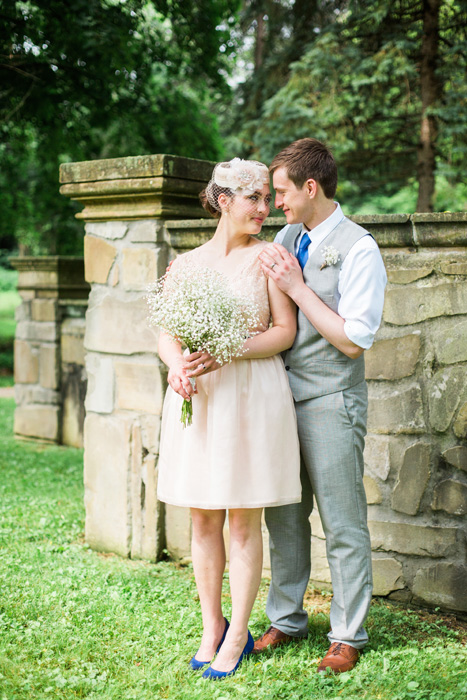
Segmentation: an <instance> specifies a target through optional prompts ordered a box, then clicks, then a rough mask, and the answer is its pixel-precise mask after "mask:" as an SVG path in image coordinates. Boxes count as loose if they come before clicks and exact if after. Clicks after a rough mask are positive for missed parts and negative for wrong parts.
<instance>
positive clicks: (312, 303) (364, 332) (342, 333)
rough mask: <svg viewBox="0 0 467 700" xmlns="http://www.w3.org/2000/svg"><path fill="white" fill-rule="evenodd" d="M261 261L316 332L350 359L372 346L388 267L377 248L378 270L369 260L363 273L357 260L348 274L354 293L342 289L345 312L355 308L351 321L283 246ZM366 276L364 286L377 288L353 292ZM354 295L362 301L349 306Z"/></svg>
mask: <svg viewBox="0 0 467 700" xmlns="http://www.w3.org/2000/svg"><path fill="white" fill-rule="evenodd" d="M260 258H261V260H262V263H263V270H264V272H265V273H266V274H267V275H269V276H270V277H271V278H272V279H274V281H275V282H276V284H277V285H278V286H279V288H280V289H282V291H284V292H286V294H288V295H289V296H290V297H291V298H292V299H293V300H294V301H295V303H296V304H297V306H298V307H299V308H300V309H301V311H302V312H303V313H304V314H305V316H306V317H307V318H308V320H309V321H310V323H312V324H313V326H314V327H315V328H316V330H317V331H318V332H319V333H320V334H321V335H322V336H323V337H324V338H325V339H326V340H327V341H328V342H330V343H331V344H332V345H334V346H335V347H336V348H337V349H338V350H340V351H341V352H342V353H344V354H345V355H347V357H350V358H352V359H356V358H357V357H359V356H360V355H361V354H362V353H363V351H364V350H365V349H367V348H368V347H370V346H371V344H372V340H373V336H374V333H375V332H376V329H377V327H378V326H379V322H380V318H381V313H382V303H383V299H384V293H383V292H384V286H385V283H386V279H385V272H384V266H383V265H382V261H381V260H380V255H379V251H377V249H376V255H374V256H373V258H374V263H373V266H374V270H372V269H370V270H369V269H368V260H365V270H362V269H360V270H359V269H358V265H359V262H358V260H357V264H356V265H355V269H354V268H353V267H352V272H351V273H350V274H349V273H347V279H346V285H347V290H351V291H350V292H349V291H347V294H346V290H345V289H344V290H342V294H343V295H342V298H341V301H343V304H342V307H343V309H344V310H345V311H347V309H350V308H352V312H350V311H349V313H350V318H344V317H343V316H341V315H339V313H335V312H334V311H333V310H332V309H330V308H329V307H328V306H327V305H326V304H325V303H324V302H322V301H321V299H320V298H319V297H318V296H317V295H316V294H315V293H314V292H313V291H312V290H311V289H310V288H309V287H308V286H307V285H306V283H305V282H304V279H303V274H302V270H301V268H300V265H299V264H298V261H297V259H296V258H295V257H294V256H293V255H291V254H290V253H289V252H288V251H287V250H286V249H285V248H283V246H279V245H277V244H274V245H273V246H269V247H268V248H267V249H265V250H264V252H262V253H261V255H260ZM271 265H273V269H271ZM370 265H371V263H370ZM360 266H361V263H360ZM363 273H364V275H363ZM362 276H364V277H365V279H366V282H365V283H364V284H366V285H367V286H368V285H370V286H371V285H373V286H374V290H372V289H366V290H365V294H363V295H361V294H360V290H359V289H358V288H357V290H354V289H352V287H353V286H355V285H356V284H357V285H358V283H359V282H360V280H361V278H362ZM351 295H353V297H354V299H358V304H355V301H354V300H351V303H350V304H347V306H346V303H345V302H347V297H348V296H351ZM340 307H341V304H339V310H340ZM368 319H369V321H368ZM368 325H369V327H368ZM349 336H350V337H349ZM355 341H356V342H355Z"/></svg>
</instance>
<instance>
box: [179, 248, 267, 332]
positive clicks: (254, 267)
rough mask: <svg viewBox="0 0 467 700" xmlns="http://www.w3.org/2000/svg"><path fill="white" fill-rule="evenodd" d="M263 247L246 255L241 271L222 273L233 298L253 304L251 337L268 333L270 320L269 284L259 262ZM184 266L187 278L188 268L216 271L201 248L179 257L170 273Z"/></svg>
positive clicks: (252, 249) (254, 249)
mask: <svg viewBox="0 0 467 700" xmlns="http://www.w3.org/2000/svg"><path fill="white" fill-rule="evenodd" d="M265 245H266V244H265V243H264V244H263V243H258V244H257V245H254V246H252V247H251V248H250V249H249V250H248V251H246V252H245V255H244V257H243V260H242V263H243V264H242V266H241V267H240V266H239V267H237V268H236V269H235V270H234V271H229V272H228V273H226V272H224V271H222V272H221V274H222V275H223V276H224V277H225V279H226V281H227V283H228V285H229V287H230V288H231V289H232V294H234V295H235V296H237V297H243V298H248V299H251V300H252V301H253V302H254V303H255V304H256V307H257V309H258V318H259V323H258V325H257V326H256V327H255V328H250V329H249V331H250V333H251V334H252V335H254V334H255V333H262V332H263V331H265V330H267V329H268V328H269V324H270V320H271V309H270V306H269V295H268V281H267V278H266V275H265V274H264V272H263V271H262V269H261V263H260V260H259V258H258V256H259V253H260V252H261V248H263V247H264V246H265ZM183 266H186V268H187V273H188V274H189V268H190V267H192V266H196V267H200V268H203V267H210V268H212V269H216V268H215V267H213V266H212V264H211V263H210V262H209V259H208V257H207V255H206V253H205V251H204V249H203V246H201V247H199V248H195V249H194V250H191V251H189V252H188V253H184V254H183V255H180V256H179V257H178V258H176V259H175V260H174V262H173V264H172V269H174V270H175V269H177V270H180V269H182V268H183Z"/></svg>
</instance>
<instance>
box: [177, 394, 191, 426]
mask: <svg viewBox="0 0 467 700" xmlns="http://www.w3.org/2000/svg"><path fill="white" fill-rule="evenodd" d="M180 421H181V423H183V427H184V428H187V427H188V426H189V425H191V423H192V421H193V404H192V403H191V401H187V400H186V399H183V403H182V415H181V416H180Z"/></svg>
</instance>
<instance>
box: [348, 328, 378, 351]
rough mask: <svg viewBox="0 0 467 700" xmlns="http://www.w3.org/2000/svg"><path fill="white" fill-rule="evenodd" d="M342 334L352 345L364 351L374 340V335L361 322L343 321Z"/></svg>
mask: <svg viewBox="0 0 467 700" xmlns="http://www.w3.org/2000/svg"><path fill="white" fill-rule="evenodd" d="M344 333H345V335H346V336H347V338H348V339H349V340H351V341H352V343H355V345H358V346H359V347H360V348H363V349H364V350H368V349H369V348H371V346H372V345H373V340H374V339H375V334H374V333H372V332H371V331H370V330H369V329H368V327H367V326H365V324H364V323H362V322H361V321H345V322H344Z"/></svg>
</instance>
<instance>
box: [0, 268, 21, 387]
mask: <svg viewBox="0 0 467 700" xmlns="http://www.w3.org/2000/svg"><path fill="white" fill-rule="evenodd" d="M0 272H1V273H2V274H3V275H5V273H6V272H12V274H13V276H14V275H15V274H16V273H14V271H10V270H2V269H1V268H0ZM2 274H0V283H1V281H2ZM15 279H16V278H15ZM0 288H1V285H0ZM20 302H21V297H20V296H19V294H18V292H16V290H14V289H9V290H7V291H0V376H1V375H12V374H13V343H14V339H15V329H16V321H15V309H16V307H17V306H18V304H19V303H20Z"/></svg>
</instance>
